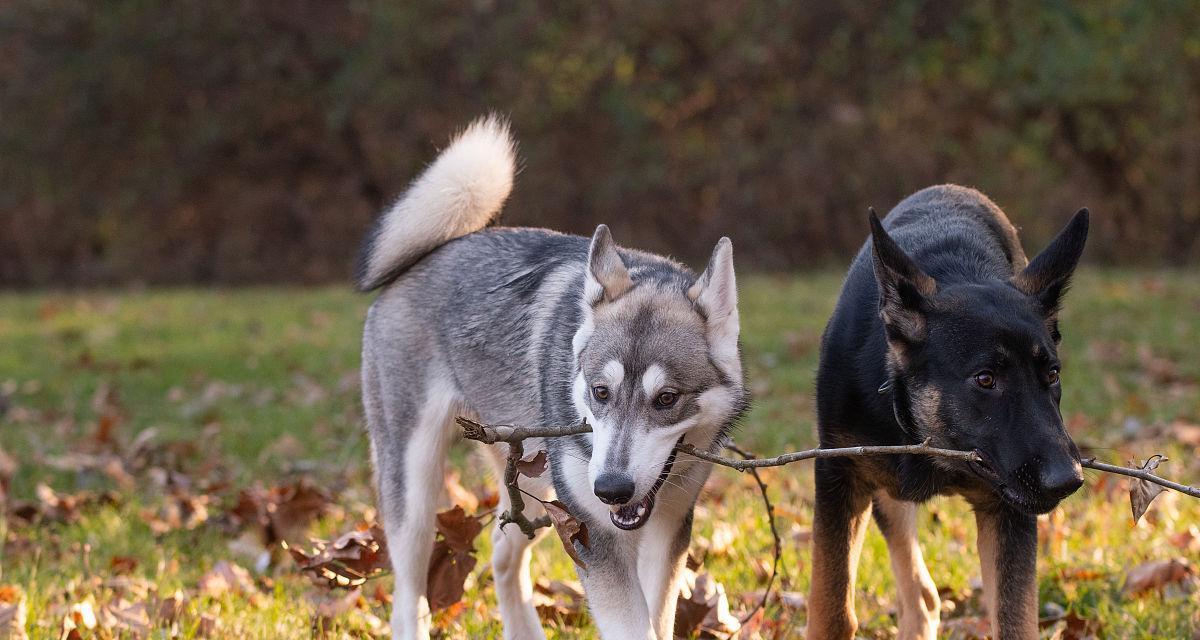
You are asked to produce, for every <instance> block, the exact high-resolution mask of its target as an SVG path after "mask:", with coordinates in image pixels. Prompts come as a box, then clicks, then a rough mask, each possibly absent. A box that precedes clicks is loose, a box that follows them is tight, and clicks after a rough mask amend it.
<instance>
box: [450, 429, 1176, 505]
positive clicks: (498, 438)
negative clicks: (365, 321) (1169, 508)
mask: <svg viewBox="0 0 1200 640" xmlns="http://www.w3.org/2000/svg"><path fill="white" fill-rule="evenodd" d="M457 421H458V424H459V425H460V426H461V427H462V428H463V437H465V438H467V439H468V440H476V441H478V442H482V443H484V444H495V443H497V442H508V443H513V442H520V441H522V440H524V439H526V438H557V437H561V436H572V435H578V434H580V433H590V432H591V430H592V427H591V425H589V424H587V423H586V422H581V423H579V424H573V425H568V426H566V427H523V426H518V425H505V424H501V425H489V424H482V423H480V422H476V421H475V420H471V419H469V418H463V417H460V418H458V419H457ZM679 452H680V453H686V454H688V455H690V456H692V457H694V458H699V459H701V460H705V461H708V462H711V463H713V464H719V465H721V466H723V467H729V468H730V469H736V470H738V471H747V470H750V469H759V468H762V467H779V466H783V465H786V464H791V463H793V462H799V461H801V460H811V459H813V458H839V457H855V456H874V455H896V454H905V453H907V454H916V455H927V456H939V457H943V458H951V459H955V460H967V461H972V462H978V461H980V457H979V454H978V453H977V452H975V451H955V450H953V449H938V448H936V447H931V446H929V441H928V440H927V441H925V442H923V443H921V444H905V445H895V446H885V445H878V446H876V445H867V446H861V447H841V448H837V449H808V450H805V451H793V452H791V453H785V454H782V455H778V456H775V457H774V458H751V459H748V460H737V459H734V458H726V457H724V456H720V455H717V454H715V453H711V452H708V451H702V450H700V449H697V448H696V447H694V446H692V445H690V444H685V445H683V446H681V447H679ZM513 464H515V463H513ZM1080 465H1081V466H1083V467H1086V468H1088V469H1095V470H1097V471H1104V472H1107V473H1116V474H1120V475H1123V476H1128V477H1130V478H1137V479H1139V480H1145V481H1146V482H1152V483H1154V484H1157V485H1160V486H1163V487H1166V488H1168V489H1173V490H1175V491H1178V492H1179V493H1182V494H1184V495H1187V496H1191V497H1193V498H1200V488H1197V487H1193V486H1189V485H1185V484H1180V483H1178V482H1174V481H1171V480H1168V479H1166V478H1163V477H1160V476H1156V475H1154V474H1153V473H1150V472H1149V471H1144V470H1142V469H1131V468H1129V467H1121V466H1117V465H1112V464H1106V463H1104V462H1097V461H1096V459H1095V458H1085V459H1084V460H1082V461H1080ZM513 522H519V521H518V520H513Z"/></svg>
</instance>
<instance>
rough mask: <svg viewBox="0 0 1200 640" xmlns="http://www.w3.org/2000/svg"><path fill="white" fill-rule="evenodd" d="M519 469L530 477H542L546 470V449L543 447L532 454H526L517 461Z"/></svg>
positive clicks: (522, 473)
mask: <svg viewBox="0 0 1200 640" xmlns="http://www.w3.org/2000/svg"><path fill="white" fill-rule="evenodd" d="M517 471H520V472H521V475H523V476H526V477H528V478H538V477H541V475H542V474H543V473H545V472H546V450H545V449H542V450H540V451H538V452H537V453H535V454H533V455H531V456H525V457H524V458H521V459H520V460H519V461H517Z"/></svg>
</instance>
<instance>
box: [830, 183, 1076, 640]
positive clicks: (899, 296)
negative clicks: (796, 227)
mask: <svg viewBox="0 0 1200 640" xmlns="http://www.w3.org/2000/svg"><path fill="white" fill-rule="evenodd" d="M870 222H871V239H870V240H868V242H867V243H866V244H865V245H864V246H863V248H862V250H861V251H860V252H859V254H858V257H857V258H856V259H855V260H854V264H853V266H851V267H850V273H849V275H847V277H846V282H845V285H844V286H843V288H842V295H841V298H840V299H839V300H838V305H837V309H836V310H835V311H834V314H833V317H832V318H831V319H830V321H829V325H828V327H827V328H826V329H825V336H824V339H823V341H822V345H821V364H820V370H819V372H818V375H817V414H818V430H819V433H820V440H821V446H822V447H842V446H852V445H866V444H872V445H898V444H916V443H920V442H922V441H924V440H926V439H928V440H930V441H931V443H932V446H934V447H940V448H945V449H956V450H965V451H977V452H978V453H979V454H980V455H981V457H982V459H983V461H982V462H980V463H975V462H960V461H957V460H955V461H949V460H948V459H945V458H932V457H928V456H919V455H898V456H877V457H871V458H840V459H832V458H826V459H818V460H817V461H816V469H815V474H816V510H815V516H814V521H813V539H812V547H813V560H812V566H813V576H812V590H811V593H810V596H809V605H808V611H809V621H808V635H807V637H808V638H809V640H824V639H827V638H837V639H848V638H853V637H854V633H855V629H856V626H857V622H856V619H855V616H854V574H855V565H856V564H857V563H858V554H859V551H860V550H861V549H862V543H863V535H864V532H865V531H866V529H865V524H866V519H867V517H868V514H869V513H871V511H872V505H874V513H875V520H876V522H877V523H878V524H879V528H880V530H881V531H882V532H883V535H884V538H885V539H886V540H887V545H888V553H889V555H890V556H891V560H892V569H893V572H894V573H895V575H896V583H897V586H898V588H899V592H900V593H899V595H900V598H899V600H900V603H899V609H900V615H899V618H900V619H899V626H900V637H901V638H903V639H905V640H916V639H922V640H924V639H932V638H934V637H935V636H936V634H937V628H938V609H939V602H938V593H937V588H936V587H935V586H934V584H933V581H932V580H931V579H930V577H929V572H928V571H927V570H926V568H925V563H924V561H923V560H922V558H921V548H920V547H919V546H918V544H917V531H916V520H915V518H916V508H917V503H919V502H923V501H925V500H928V499H929V498H931V497H933V496H934V495H937V494H951V493H952V494H959V495H962V496H964V497H966V499H967V500H968V501H969V502H970V503H971V505H972V506H973V507H974V509H975V519H976V523H977V524H978V529H979V534H978V540H977V544H978V548H979V555H980V560H981V564H982V569H983V584H984V595H985V599H986V601H987V603H988V609H989V613H990V616H991V620H992V627H993V637H995V638H998V639H1001V640H1013V639H1032V638H1037V634H1038V628H1037V566H1036V565H1037V523H1036V520H1035V516H1036V515H1037V514H1039V513H1046V512H1048V511H1050V510H1051V509H1053V508H1054V507H1055V505H1057V504H1058V502H1059V501H1060V500H1062V499H1063V498H1065V497H1067V496H1069V495H1070V494H1072V493H1074V492H1075V490H1076V489H1078V488H1079V487H1080V485H1082V484H1083V474H1082V469H1081V468H1080V463H1079V450H1078V449H1077V448H1076V447H1075V443H1074V442H1072V441H1071V437H1070V436H1069V435H1068V434H1067V432H1066V429H1064V428H1063V422H1062V416H1061V414H1060V412H1059V406H1058V405H1059V399H1060V398H1061V396H1062V388H1061V386H1060V383H1059V370H1060V361H1059V358H1058V343H1059V339H1060V335H1059V331H1058V320H1057V316H1058V310H1059V306H1060V304H1061V301H1062V297H1063V294H1064V292H1065V291H1066V289H1067V286H1068V282H1069V280H1070V278H1071V274H1072V272H1073V271H1074V269H1075V265H1076V263H1077V262H1078V261H1079V256H1080V254H1081V253H1082V252H1083V245H1084V241H1085V240H1086V239H1087V228H1088V213H1087V210H1086V209H1084V210H1081V211H1080V212H1079V213H1077V214H1076V215H1075V217H1074V218H1073V219H1072V220H1071V222H1070V223H1069V224H1068V225H1067V226H1066V228H1065V229H1063V231H1062V232H1060V233H1059V235H1058V237H1056V238H1055V239H1054V240H1053V241H1052V242H1051V243H1050V245H1049V246H1048V247H1047V248H1046V249H1045V250H1044V251H1043V252H1042V253H1041V254H1039V255H1038V256H1037V257H1036V258H1034V259H1033V261H1032V262H1030V261H1029V260H1027V259H1026V257H1025V252H1024V251H1023V250H1022V249H1021V244H1020V241H1019V240H1018V239H1017V231H1016V229H1015V228H1013V226H1012V224H1011V223H1009V221H1008V218H1007V217H1005V215H1004V213H1003V212H1002V211H1001V210H1000V209H999V208H998V207H997V206H996V205H995V204H993V203H992V201H991V200H989V199H988V198H987V197H986V196H984V195H983V194H982V193H979V192H978V191H975V190H974V189H966V188H963V187H958V186H953V185H944V186H938V187H930V188H928V189H925V190H923V191H920V192H918V193H916V194H913V195H912V196H909V197H908V198H907V199H905V200H904V201H903V202H901V203H900V204H898V205H896V208H895V209H893V210H892V212H891V213H890V214H889V215H888V216H887V218H886V220H885V221H884V222H883V223H882V224H881V223H880V222H879V220H878V218H876V217H875V214H874V213H872V214H871V220H870Z"/></svg>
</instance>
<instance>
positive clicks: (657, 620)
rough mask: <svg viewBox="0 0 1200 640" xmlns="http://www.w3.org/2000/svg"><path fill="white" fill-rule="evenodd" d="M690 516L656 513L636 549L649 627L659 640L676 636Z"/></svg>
mask: <svg viewBox="0 0 1200 640" xmlns="http://www.w3.org/2000/svg"><path fill="white" fill-rule="evenodd" d="M691 533H692V515H691V513H688V514H686V515H682V516H675V514H669V513H657V514H655V515H654V518H652V519H651V520H650V522H649V523H647V525H646V528H645V531H644V532H643V533H642V539H641V545H640V546H639V547H638V562H637V572H638V582H639V583H640V584H641V585H642V593H643V594H645V596H646V606H647V608H648V609H649V613H650V623H651V626H653V628H654V632H655V634H657V636H658V638H659V639H660V640H670V638H672V637H674V635H675V603H676V602H678V600H679V573H680V571H682V570H683V565H684V562H685V560H686V558H687V550H688V543H689V542H690V540H691Z"/></svg>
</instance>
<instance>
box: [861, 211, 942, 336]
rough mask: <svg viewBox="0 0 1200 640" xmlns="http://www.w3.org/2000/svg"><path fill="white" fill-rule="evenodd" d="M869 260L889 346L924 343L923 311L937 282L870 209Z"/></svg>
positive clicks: (935, 290)
mask: <svg viewBox="0 0 1200 640" xmlns="http://www.w3.org/2000/svg"><path fill="white" fill-rule="evenodd" d="M870 211H871V214H870V218H871V258H872V260H873V262H874V265H875V280H877V281H878V282H879V317H880V318H882V319H883V326H884V328H885V329H886V330H887V337H888V342H890V343H891V344H892V345H893V346H896V347H902V346H904V345H915V344H919V343H921V342H923V341H924V340H925V335H926V333H925V329H926V327H925V310H926V305H927V302H928V300H929V298H930V297H932V296H933V294H935V293H937V282H936V281H934V279H933V278H931V277H929V276H928V275H926V274H925V272H924V271H921V268H920V267H918V266H917V263H915V262H913V260H912V258H910V257H908V254H907V253H904V250H903V249H901V248H900V245H898V244H896V241H895V240H893V239H892V237H891V236H889V235H888V232H887V231H885V230H884V229H883V225H882V224H881V223H880V222H879V216H877V215H875V210H874V209H871V210H870Z"/></svg>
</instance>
